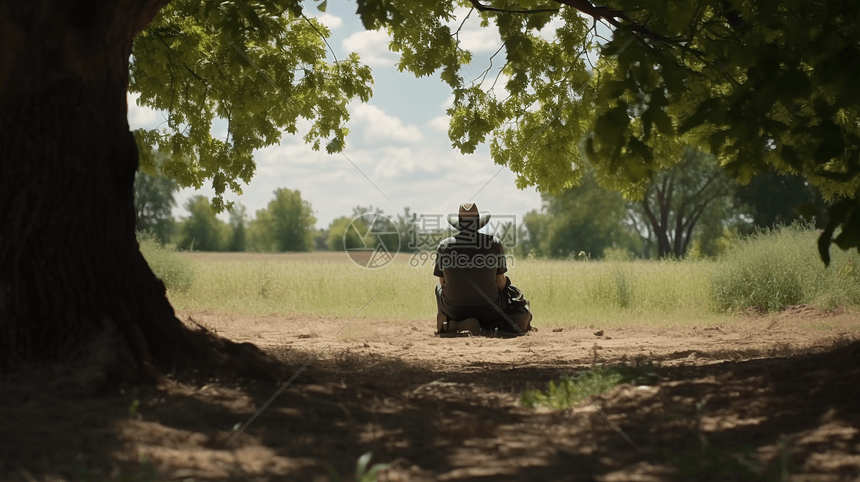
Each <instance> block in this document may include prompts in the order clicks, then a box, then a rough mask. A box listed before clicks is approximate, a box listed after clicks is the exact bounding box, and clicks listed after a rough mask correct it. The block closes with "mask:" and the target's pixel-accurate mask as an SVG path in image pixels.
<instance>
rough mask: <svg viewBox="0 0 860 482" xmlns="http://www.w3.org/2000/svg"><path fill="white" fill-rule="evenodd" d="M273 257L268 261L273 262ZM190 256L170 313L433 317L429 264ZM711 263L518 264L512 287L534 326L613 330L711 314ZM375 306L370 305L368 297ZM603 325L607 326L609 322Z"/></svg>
mask: <svg viewBox="0 0 860 482" xmlns="http://www.w3.org/2000/svg"><path fill="white" fill-rule="evenodd" d="M270 259H271V258H270ZM283 259H284V261H271V260H270V261H253V260H252V261H235V260H233V261H228V260H205V261H203V260H196V259H195V260H193V262H194V264H193V266H194V271H195V273H196V278H195V281H194V283H192V285H191V287H190V289H188V290H186V291H175V292H171V293H170V299H171V302H172V303H173V304H174V307H176V308H177V309H206V308H209V309H214V310H218V311H234V312H257V313H268V312H300V313H311V314H317V315H329V316H337V317H350V316H353V315H355V314H356V313H358V312H359V310H361V313H360V315H359V316H362V317H377V318H395V319H416V320H419V319H420V320H424V319H428V318H432V317H433V316H435V313H436V300H435V296H434V294H433V291H434V288H435V286H436V283H437V279H436V278H435V277H434V276H433V272H432V267H431V266H430V265H429V264H427V265H425V266H424V267H421V268H412V267H410V266H409V264H408V263H404V262H398V261H396V262H394V263H391V264H389V265H387V266H385V267H384V268H381V269H377V270H366V269H362V268H360V267H358V266H356V265H354V264H352V263H351V262H349V260H348V259H346V257H344V259H345V261H343V262H339V261H315V262H304V261H289V260H290V257H289V255H285V256H284V258H283ZM712 265H713V263H711V262H706V261H702V262H684V263H682V262H612V263H603V262H565V261H537V260H516V262H515V264H514V266H513V267H511V268H510V270H509V276H510V277H511V280H512V282H513V284H514V285H515V286H517V287H519V288H521V289H522V290H523V291H524V293H525V295H526V297H527V298H529V300H530V301H531V302H532V311H533V312H534V314H535V317H536V318H535V320H536V322H537V321H538V320H539V321H540V322H541V324H547V323H549V324H551V325H566V324H570V323H578V324H598V323H599V324H601V325H602V326H612V325H618V324H627V323H632V322H648V321H649V320H652V321H657V320H661V321H662V320H665V319H667V318H668V319H672V320H681V319H684V318H695V319H696V320H699V321H701V320H703V319H707V318H713V317H714V315H713V313H712V312H711V311H709V309H708V306H709V303H708V289H707V279H708V273H709V272H710V269H711V266H712ZM370 300H372V301H370ZM607 324H608V325H607Z"/></svg>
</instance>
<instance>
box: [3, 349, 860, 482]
mask: <svg viewBox="0 0 860 482" xmlns="http://www.w3.org/2000/svg"><path fill="white" fill-rule="evenodd" d="M831 348H832V349H829V350H827V351H821V352H819V353H812V354H807V355H798V356H792V357H788V358H771V359H752V360H745V361H735V362H728V361H726V362H722V363H710V364H704V365H687V366H666V364H665V363H664V364H663V365H664V366H660V367H658V368H657V370H658V373H659V375H660V377H661V379H660V381H659V383H657V384H656V385H655V386H653V387H635V386H631V385H622V386H619V387H616V388H615V389H613V390H612V391H610V392H608V393H604V394H601V395H597V396H594V397H592V402H594V404H595V405H596V406H598V407H600V409H601V410H602V412H603V414H605V415H606V417H608V418H609V419H610V420H611V421H612V423H613V424H615V426H613V424H610V423H609V422H608V421H607V420H606V419H605V418H604V417H603V415H602V414H601V413H600V412H599V411H598V410H596V409H595V408H594V407H593V406H592V405H591V404H589V403H588V402H583V403H580V404H579V405H577V406H576V407H574V408H571V409H567V410H549V409H540V408H538V409H527V408H524V407H522V406H521V405H520V404H519V402H518V401H519V396H520V394H521V393H522V392H523V391H525V390H528V389H534V388H544V387H545V386H546V383H547V382H548V381H549V380H557V379H558V378H559V374H558V371H557V370H556V369H555V368H554V367H553V366H550V365H548V364H538V363H536V364H534V365H525V366H519V367H512V366H511V365H502V364H490V363H481V364H475V365H473V366H467V367H465V368H463V367H461V368H460V369H457V370H453V369H452V370H436V369H430V368H428V367H426V366H423V365H422V364H420V363H415V362H410V361H405V360H403V359H400V358H397V357H391V356H383V355H378V354H376V355H374V354H363V353H360V352H354V351H353V352H350V351H346V352H336V353H333V354H330V355H328V356H326V357H324V358H323V359H321V360H318V361H315V362H314V363H313V364H311V365H310V368H309V369H308V370H307V371H306V372H304V373H302V374H300V375H299V376H298V377H297V379H296V380H295V381H294V382H292V383H291V384H290V385H289V386H288V387H287V388H286V389H284V390H283V391H282V392H281V393H280V394H279V395H278V396H277V397H276V398H274V400H272V397H273V396H274V395H275V394H276V392H278V390H280V389H281V387H282V386H283V382H284V381H279V382H272V381H259V380H247V379H243V378H240V377H238V376H236V375H235V374H231V373H229V372H225V371H223V370H208V369H205V368H201V367H198V368H197V369H196V371H195V370H187V371H184V372H182V373H176V374H168V375H165V376H164V377H163V378H162V380H161V381H160V382H159V383H158V384H156V385H154V386H151V385H150V386H146V385H144V386H137V387H124V388H121V390H122V391H115V392H111V393H109V394H107V395H105V396H102V397H98V398H92V397H82V396H78V395H75V393H74V391H73V390H70V389H62V388H59V389H58V388H57V387H58V386H61V385H62V384H58V379H59V377H61V376H62V375H63V369H62V367H58V366H52V365H39V366H22V367H17V368H16V370H15V371H14V372H9V373H5V374H4V375H3V376H2V377H0V437H2V440H4V441H8V442H10V443H4V444H3V445H2V447H0V478H2V479H3V480H33V479H35V480H45V479H50V478H56V479H60V480H118V479H119V478H120V477H121V476H123V475H126V476H131V475H134V476H137V475H139V474H141V468H142V467H143V466H142V458H141V454H143V456H144V457H145V459H146V460H147V462H148V463H151V464H152V465H153V467H154V468H155V469H156V471H157V472H158V474H159V477H161V478H166V479H176V478H184V479H183V480H192V479H193V480H199V479H207V480H209V479H217V480H279V479H280V480H329V477H328V474H329V471H330V470H334V471H336V472H337V473H338V474H340V475H341V476H343V478H344V480H351V479H350V477H351V474H354V472H355V469H356V461H357V459H358V458H359V457H360V456H361V455H362V454H364V453H366V452H372V453H373V459H372V460H373V463H376V462H386V463H390V464H391V468H390V469H389V470H387V471H386V472H384V473H383V474H382V475H381V476H380V480H437V479H439V478H446V479H449V480H592V479H595V478H601V477H608V478H618V479H629V478H633V477H634V476H635V477H640V478H648V477H651V478H659V479H662V480H689V479H690V477H694V478H698V479H702V478H705V477H706V475H707V470H710V469H712V468H713V467H712V466H709V465H708V464H711V465H713V463H712V462H713V460H716V461H717V462H716V463H718V464H721V466H723V467H729V468H728V469H726V470H734V469H731V467H733V466H732V465H731V464H730V463H728V461H730V460H735V461H737V460H741V458H742V456H743V455H744V453H747V454H749V455H751V456H753V458H754V460H753V462H750V463H749V464H748V465H743V461H742V462H741V465H738V466H737V470H736V471H735V472H731V471H730V472H729V473H728V475H726V474H723V478H724V479H726V478H727V479H731V480H734V479H743V478H745V477H752V478H754V479H755V480H761V479H762V478H763V477H765V476H767V474H768V473H776V472H774V470H775V469H774V468H776V469H781V468H782V467H783V466H786V462H785V460H788V461H789V462H788V465H790V467H789V470H790V471H791V473H792V474H795V473H799V474H815V475H818V476H826V477H838V478H844V477H851V476H855V477H856V476H857V475H860V474H858V470H860V469H858V468H857V464H856V463H852V460H854V462H856V460H855V459H856V457H854V458H852V456H851V455H850V454H851V453H854V452H852V451H856V448H857V447H858V444H860V438H858V430H857V429H856V427H860V419H858V418H860V417H858V414H857V407H858V406H860V404H858V401H860V383H858V382H860V363H858V362H860V343H853V344H850V345H846V346H837V347H831ZM270 354H272V355H274V356H276V357H281V358H282V359H284V360H287V359H288V358H291V359H293V360H296V359H302V358H303V357H306V358H304V359H305V360H307V359H310V357H311V356H312V353H311V352H309V351H302V350H292V351H291V352H290V353H289V357H287V354H286V353H285V351H284V350H283V349H273V350H270ZM285 363H286V362H285ZM293 365H294V363H293ZM561 368H562V369H563V370H565V371H568V372H571V371H574V370H576V369H585V368H587V365H586V364H582V365H578V366H572V365H571V364H570V363H569V362H568V363H567V364H566V365H564V366H563V367H561ZM135 400H137V405H136V406H135V404H134V401H135ZM270 401H271V402H270ZM269 402H270V404H269V405H268V406H267V407H266V408H265V410H263V411H262V412H260V414H259V415H258V416H257V417H256V418H254V419H253V421H252V422H251V423H250V424H248V425H247V427H245V428H244V430H243V431H242V432H241V433H238V432H237V430H236V427H237V426H241V425H242V424H244V423H246V422H248V421H249V419H251V418H252V417H253V416H254V414H255V413H257V411H258V410H259V409H261V408H262V407H264V406H265V405H266V404H267V403H269ZM616 426H617V428H618V430H616ZM619 430H620V431H621V432H623V433H624V435H626V436H627V437H629V439H630V440H631V441H632V442H633V443H635V445H636V447H634V446H633V444H631V443H630V442H629V441H628V440H626V439H625V437H624V435H622V434H621V433H620V431H619ZM234 435H235V438H233V439H232V441H230V444H229V445H228V446H227V447H226V448H225V444H226V443H227V442H228V441H229V440H230V439H231V437H234ZM744 447H749V449H748V450H746V452H745V450H744ZM780 447H783V448H782V449H780ZM780 450H781V451H780ZM715 454H716V455H715ZM821 454H824V456H825V458H822V456H821ZM720 457H723V458H722V459H721V458H720ZM712 459H713V460H712ZM720 460H722V462H720ZM780 464H782V465H780ZM709 467H710V468H709ZM744 467H748V468H749V470H746V469H745V468H744ZM769 471H770V472H769ZM690 474H693V475H692V476H691V475H690ZM88 477H89V478H88ZM131 480H143V478H137V479H135V478H132V479H131ZM159 480H160V479H159Z"/></svg>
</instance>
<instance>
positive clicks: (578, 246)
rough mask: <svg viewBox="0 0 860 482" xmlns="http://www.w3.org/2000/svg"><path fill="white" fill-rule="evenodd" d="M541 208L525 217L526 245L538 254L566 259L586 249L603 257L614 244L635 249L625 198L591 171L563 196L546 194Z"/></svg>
mask: <svg viewBox="0 0 860 482" xmlns="http://www.w3.org/2000/svg"><path fill="white" fill-rule="evenodd" d="M541 198H542V200H543V206H542V207H541V211H540V212H538V211H531V212H529V213H527V214H526V215H525V216H524V217H523V224H524V225H525V230H524V237H525V239H524V240H523V247H522V248H521V251H524V252H525V253H526V254H528V252H530V251H532V250H533V251H534V253H535V254H536V255H538V256H546V257H552V258H566V257H568V256H570V255H574V256H576V255H578V254H579V253H580V252H583V251H584V252H585V253H587V254H588V255H589V256H592V257H599V256H602V255H603V251H604V250H605V249H606V248H610V247H620V248H624V249H632V248H633V247H634V246H635V245H634V239H633V236H632V234H631V233H630V232H628V231H627V230H626V229H625V228H624V225H623V223H622V220H623V218H624V216H625V212H626V211H625V201H624V198H623V197H622V196H621V194H620V193H618V192H615V191H607V190H605V189H603V188H601V187H600V186H599V185H598V184H597V180H596V179H595V177H594V175H593V174H592V172H591V171H588V172H587V173H586V175H584V176H583V178H582V180H581V181H580V184H579V185H578V186H576V187H574V188H571V189H568V190H566V191H564V192H562V193H561V194H560V195H552V194H543V195H542V196H541Z"/></svg>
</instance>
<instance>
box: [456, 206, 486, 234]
mask: <svg viewBox="0 0 860 482" xmlns="http://www.w3.org/2000/svg"><path fill="white" fill-rule="evenodd" d="M476 218H477V220H478V223H477V226H476V225H475V222H474V219H476ZM488 222H490V212H489V211H478V205H477V204H475V203H463V204H461V205H460V212H459V213H457V214H454V213H451V214H449V215H448V223H449V224H450V225H451V226H453V227H454V229H456V230H458V231H464V230H468V229H473V230H475V231H477V230H479V229H481V228H483V227H484V226H486V225H487V223H488Z"/></svg>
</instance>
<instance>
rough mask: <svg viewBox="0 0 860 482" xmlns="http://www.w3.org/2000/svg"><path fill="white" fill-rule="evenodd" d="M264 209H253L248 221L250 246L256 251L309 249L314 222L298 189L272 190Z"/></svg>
mask: <svg viewBox="0 0 860 482" xmlns="http://www.w3.org/2000/svg"><path fill="white" fill-rule="evenodd" d="M274 194H275V198H274V199H273V200H271V201H269V204H268V206H267V207H266V209H260V210H258V211H257V216H256V218H255V219H254V220H253V221H252V222H251V225H252V229H251V231H252V232H253V237H254V238H255V240H254V249H255V250H259V251H276V252H285V251H312V250H313V249H314V237H315V235H316V231H315V229H314V225H315V224H316V222H317V219H316V217H315V216H314V211H313V208H312V207H311V203H309V202H308V201H305V200H304V199H302V195H301V192H299V191H298V190H295V191H293V190H290V189H286V188H278V189H275V191H274Z"/></svg>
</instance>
